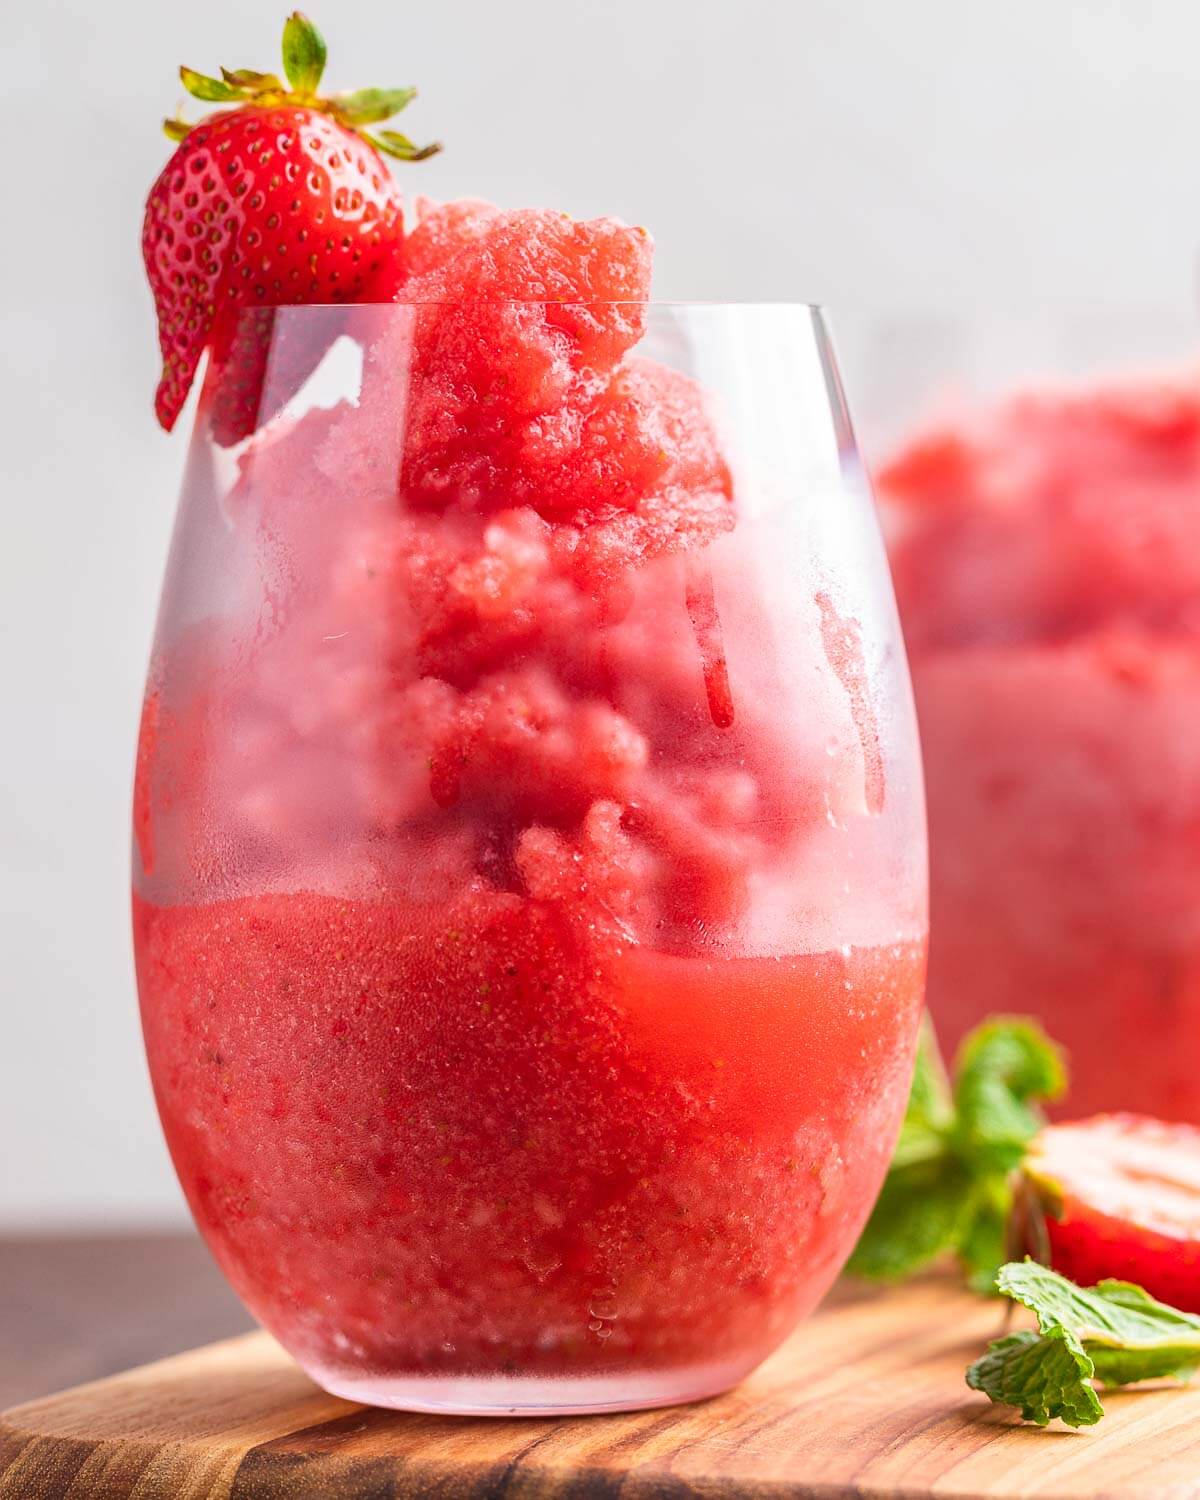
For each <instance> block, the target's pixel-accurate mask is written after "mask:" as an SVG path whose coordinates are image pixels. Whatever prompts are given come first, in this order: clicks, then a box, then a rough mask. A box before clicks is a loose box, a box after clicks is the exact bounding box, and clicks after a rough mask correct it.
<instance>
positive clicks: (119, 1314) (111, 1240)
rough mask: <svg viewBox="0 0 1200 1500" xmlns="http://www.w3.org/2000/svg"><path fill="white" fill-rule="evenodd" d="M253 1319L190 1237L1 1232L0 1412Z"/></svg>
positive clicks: (219, 1334)
mask: <svg viewBox="0 0 1200 1500" xmlns="http://www.w3.org/2000/svg"><path fill="white" fill-rule="evenodd" d="M252 1326H253V1325H252V1323H251V1320H250V1317H249V1315H248V1314H247V1313H246V1312H245V1311H244V1309H243V1308H242V1305H241V1303H240V1302H238V1300H237V1298H236V1297H235V1296H234V1295H233V1293H232V1292H231V1291H230V1290H229V1288H228V1286H226V1284H225V1282H224V1280H223V1278H222V1276H221V1273H220V1272H219V1271H218V1270H217V1268H216V1266H215V1265H214V1264H213V1261H212V1259H211V1257H210V1256H209V1254H208V1251H207V1250H205V1248H204V1246H203V1245H202V1244H201V1243H200V1241H199V1239H198V1238H197V1237H196V1236H195V1235H191V1234H141V1235H87V1236H83V1235H80V1236H69V1237H68V1236H57V1237H54V1238H40V1237H39V1238H34V1237H32V1236H30V1237H28V1238H16V1239H0V1411H3V1410H4V1409H5V1408H6V1407H9V1406H14V1405H16V1404H17V1403H18V1402H21V1401H29V1400H32V1399H33V1397H35V1396H45V1395H48V1394H49V1393H50V1392H51V1391H57V1390H62V1389H64V1388H65V1387H66V1386H71V1385H79V1384H80V1383H81V1382H82V1381H85V1380H96V1379H98V1378H99V1377H100V1376H101V1375H111V1374H113V1373H114V1372H115V1371H117V1370H126V1369H129V1368H130V1366H132V1365H140V1364H145V1363H146V1361H147V1360H151V1359H158V1358H160V1357H161V1356H162V1355H164V1354H178V1353H180V1352H181V1351H182V1350H184V1349H191V1348H193V1347H195V1345H197V1344H207V1343H211V1342H212V1340H213V1339H220V1338H227V1337H228V1336H229V1335H230V1334H234V1333H243V1332H245V1330H246V1329H248V1328H250V1327H252Z"/></svg>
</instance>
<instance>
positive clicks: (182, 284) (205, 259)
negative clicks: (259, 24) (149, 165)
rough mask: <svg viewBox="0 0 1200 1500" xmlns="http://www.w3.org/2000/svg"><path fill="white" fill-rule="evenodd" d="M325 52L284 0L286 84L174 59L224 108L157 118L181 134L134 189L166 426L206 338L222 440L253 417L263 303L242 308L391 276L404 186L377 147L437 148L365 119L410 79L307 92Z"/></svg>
mask: <svg viewBox="0 0 1200 1500" xmlns="http://www.w3.org/2000/svg"><path fill="white" fill-rule="evenodd" d="M325 55H326V53H325V43H324V40H323V39H322V37H321V34H320V32H319V31H318V30H317V28H316V27H315V26H314V25H313V24H312V22H311V21H309V20H308V19H307V18H306V17H305V16H303V15H301V14H300V13H299V12H298V11H297V12H296V13H295V14H293V15H292V16H291V17H290V18H289V19H288V21H287V23H286V24H285V26H284V29H283V70H284V74H285V76H286V78H287V83H286V84H285V83H283V82H282V81H281V80H280V79H279V78H277V77H276V76H275V75H274V74H270V73H255V72H251V71H250V70H249V69H238V70H236V71H233V72H230V71H228V70H226V69H224V68H223V69H222V70H221V77H220V78H209V77H205V76H204V75H203V74H200V73H196V72H193V71H192V69H190V68H181V69H180V77H181V79H182V80H183V84H184V87H185V88H186V89H187V90H188V92H189V93H191V94H193V95H194V96H195V97H196V98H197V99H204V100H208V101H211V102H215V103H222V104H230V105H232V106H233V108H231V109H229V110H226V111H223V112H219V113H217V114H213V115H209V116H208V117H207V118H205V119H203V120H201V121H200V122H199V124H196V125H187V124H186V123H184V122H183V121H182V120H168V121H166V124H165V128H166V131H167V134H168V135H169V136H170V137H171V139H172V140H177V141H179V143H180V144H179V148H178V150H177V151H176V152H175V154H174V156H172V158H171V160H170V161H169V162H168V163H167V165H166V167H165V168H164V169H163V172H162V174H161V175H160V176H159V178H158V181H157V182H156V183H155V184H154V186H153V187H152V188H151V190H150V196H149V198H148V199H147V201H146V217H145V221H144V224H143V227H142V254H143V257H144V259H145V263H146V274H147V276H148V277H149V280H150V287H151V290H152V291H153V293H154V304H155V310H156V312H157V314H158V336H159V344H160V346H161V348H162V357H163V372H162V379H161V380H160V381H159V386H158V393H157V396H156V398H155V410H156V412H157V414H158V420H159V421H160V422H161V423H162V425H163V426H164V427H165V428H167V429H168V430H170V428H171V427H172V426H173V425H174V423H175V420H176V418H177V417H178V415H179V412H180V409H181V407H182V406H183V403H184V401H185V400H186V399H187V394H188V391H189V390H190V389H191V385H192V380H193V378H194V377H195V374H196V368H197V366H198V364H199V363H200V357H201V355H202V354H203V353H204V351H205V350H206V349H209V350H211V351H212V358H213V359H214V360H215V361H218V362H220V364H221V365H222V368H227V369H228V370H229V376H230V378H229V385H228V388H227V389H226V390H225V391H224V392H223V393H222V394H223V408H224V409H223V411H222V412H221V413H220V414H219V420H218V422H217V423H216V424H215V430H216V429H220V430H218V431H217V435H218V438H219V440H221V441H226V442H228V441H233V440H235V439H236V438H237V437H239V436H244V435H245V432H247V431H250V430H252V429H253V426H254V422H255V420H256V419H257V418H258V417H260V416H261V413H259V412H258V410H257V395H258V392H259V390H260V388H261V383H262V379H263V368H264V366H265V362H266V350H267V348H268V342H269V338H270V331H271V315H270V314H269V313H267V314H264V315H260V316H259V317H257V318H251V319H249V320H247V321H240V315H241V314H242V313H243V311H244V309H246V308H262V309H267V308H272V307H277V306H280V305H284V304H289V303H311V302H319V303H328V302H360V301H366V300H375V299H386V298H388V297H390V296H391V294H392V293H393V292H394V291H395V289H396V286H397V285H398V283H399V281H400V279H401V276H402V271H401V268H400V253H399V252H400V246H401V242H402V240H403V237H404V221H403V216H402V211H401V199H400V194H399V192H398V191H397V188H396V185H395V183H394V181H393V179H392V176H391V173H390V172H389V170H388V168H387V165H386V163H385V162H384V160H383V158H382V156H381V155H380V153H381V152H384V153H386V154H387V155H389V156H395V157H398V158H400V159H401V160H405V161H420V160H422V159H423V158H424V157H427V156H431V155H432V154H433V153H434V152H435V151H437V150H438V147H437V146H436V145H434V146H425V147H417V146H414V145H413V143H412V142H411V141H410V140H408V138H407V137H405V136H403V135H400V134H399V133H398V132H396V131H392V130H380V131H376V132H374V133H370V134H368V133H367V132H366V130H365V129H364V127H365V126H368V125H375V124H378V123H379V122H380V121H383V120H387V119H389V118H390V117H391V116H392V115H394V114H396V113H398V112H399V111H400V110H402V109H403V108H404V106H405V105H406V104H408V103H409V101H410V100H411V99H412V98H413V96H414V94H415V92H416V90H415V89H411V88H405V89H360V90H358V91H357V92H355V93H347V94H334V95H329V96H324V97H323V96H320V95H318V93H317V89H318V86H319V85H320V82H321V75H322V73H323V72H324V68H325Z"/></svg>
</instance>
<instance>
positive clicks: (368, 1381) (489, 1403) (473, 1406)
mask: <svg viewBox="0 0 1200 1500" xmlns="http://www.w3.org/2000/svg"><path fill="white" fill-rule="evenodd" d="M757 1363H758V1361H757V1360H752V1361H749V1362H747V1361H746V1360H744V1359H743V1360H737V1361H732V1360H727V1361H724V1362H721V1363H718V1362H713V1363H711V1364H703V1365H690V1366H688V1367H687V1368H686V1369H683V1370H655V1371H652V1372H651V1373H649V1374H643V1375H635V1374H632V1373H616V1374H612V1375H600V1374H597V1375H584V1376H571V1377H564V1378H562V1379H555V1378H554V1377H553V1376H549V1375H543V1376H526V1377H520V1376H507V1375H496V1376H489V1375H385V1374H356V1373H353V1372H350V1371H347V1370H326V1369H322V1368H321V1367H320V1366H313V1365H306V1366H305V1370H306V1373H307V1374H308V1375H310V1376H311V1377H312V1378H313V1380H315V1381H316V1382H317V1384H318V1385H319V1386H320V1387H321V1388H322V1389H323V1390H326V1391H328V1392H329V1394H330V1395H331V1396H341V1397H342V1398H343V1399H344V1400H346V1401H356V1402H358V1403H359V1404H360V1405H362V1406H387V1407H391V1408H393V1409H394V1410H396V1411H417V1412H433V1413H440V1414H441V1415H443V1416H454V1417H570V1416H586V1415H589V1414H596V1413H599V1412H613V1411H645V1410H647V1409H648V1408H650V1407H655V1406H682V1405H685V1404H686V1403H687V1402H689V1401H705V1400H707V1399H708V1398H709V1397H710V1396H719V1395H720V1394H721V1392H722V1391H727V1390H729V1389H730V1388H731V1387H732V1386H735V1385H737V1383H738V1382H739V1381H740V1380H742V1379H744V1378H745V1376H746V1375H748V1374H749V1373H750V1371H751V1370H752V1369H753V1368H754V1367H755V1365H756V1364H757Z"/></svg>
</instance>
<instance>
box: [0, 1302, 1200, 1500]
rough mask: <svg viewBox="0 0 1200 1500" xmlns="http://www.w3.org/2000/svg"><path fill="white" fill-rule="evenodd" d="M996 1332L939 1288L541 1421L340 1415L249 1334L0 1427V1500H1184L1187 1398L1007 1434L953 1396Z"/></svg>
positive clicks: (1136, 1395)
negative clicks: (756, 1354) (680, 1401)
mask: <svg viewBox="0 0 1200 1500" xmlns="http://www.w3.org/2000/svg"><path fill="white" fill-rule="evenodd" d="M1002 1317H1003V1313H1002V1309H1001V1308H1000V1307H998V1306H997V1304H995V1303H988V1302H985V1301H982V1300H981V1299H978V1298H974V1297H971V1296H969V1295H967V1294H965V1293H963V1292H962V1291H961V1290H959V1289H958V1288H957V1287H955V1286H953V1285H952V1284H950V1283H949V1282H946V1281H942V1280H934V1279H930V1280H926V1281H922V1282H919V1283H917V1284H915V1285H913V1286H909V1287H906V1288H904V1289H902V1290H898V1291H890V1292H885V1293H869V1294H861V1295H853V1294H845V1293H843V1294H842V1295H841V1296H838V1297H835V1298H834V1299H833V1301H832V1302H831V1303H830V1304H829V1305H827V1306H826V1307H825V1308H824V1309H823V1310H822V1311H821V1312H819V1313H817V1314H816V1315H815V1316H814V1317H813V1318H811V1319H810V1320H809V1321H808V1322H807V1323H806V1324H805V1325H804V1326H803V1327H802V1328H801V1329H800V1330H799V1332H798V1333H797V1334H796V1335H795V1336H794V1338H792V1339H791V1340H790V1341H789V1343H788V1344H787V1345H786V1346H785V1347H784V1348H783V1349H781V1350H780V1352H779V1353H778V1354H776V1355H775V1356H774V1357H773V1358H772V1359H770V1360H769V1361H768V1362H767V1363H766V1364H765V1365H764V1366H763V1367H762V1369H760V1370H759V1371H757V1372H756V1373H755V1374H754V1375H753V1376H751V1377H750V1379H749V1380H747V1381H746V1382H745V1383H744V1384H743V1385H741V1386H740V1387H738V1389H737V1390H735V1391H732V1392H730V1393H729V1394H728V1395H725V1396H721V1397H718V1398H717V1399H715V1400H712V1401H707V1402H703V1403H699V1404H697V1405H695V1406H690V1407H675V1408H672V1409H668V1410H662V1411H649V1412H634V1413H631V1414H629V1415H626V1416H605V1417H562V1418H557V1419H553V1420H551V1419H543V1418H524V1419H520V1420H515V1419H508V1418H484V1419H479V1418H459V1417H429V1416H412V1415H407V1414H404V1413H401V1412H386V1411H377V1410H372V1409H370V1408H367V1407H362V1406H357V1405H355V1404H353V1403H352V1402H348V1401H341V1400H338V1399H336V1398H334V1397H332V1396H327V1395H325V1394H324V1393H323V1392H322V1391H320V1390H318V1389H317V1387H316V1386H314V1385H313V1383H312V1382H311V1381H310V1380H308V1379H307V1377H306V1376H304V1375H302V1374H301V1373H300V1371H299V1370H298V1369H297V1368H296V1366H295V1365H293V1364H292V1362H291V1361H290V1360H289V1359H288V1357H287V1356H286V1355H285V1354H284V1353H283V1352H282V1350H280V1348H279V1347H278V1345H277V1344H275V1343H274V1342H273V1341H272V1340H271V1339H270V1338H269V1337H268V1336H267V1335H266V1334H263V1333H255V1334H249V1335H247V1336H246V1337H244V1338H239V1339H231V1340H229V1341H228V1342H226V1343H221V1344H213V1345H210V1346H209V1347H208V1348H205V1349H197V1350H194V1351H193V1352H192V1353H190V1354H183V1355H179V1356H178V1357H176V1358H174V1359H167V1360H162V1361H161V1362H160V1363H158V1364H153V1365H146V1366H144V1367H143V1368H142V1369H139V1370H132V1371H130V1372H129V1373H128V1374H126V1375H118V1376H114V1377H113V1378H112V1379H109V1380H101V1381H98V1382H96V1383H95V1384H93V1385H86V1386H80V1387H79V1388H78V1389H76V1390H73V1391H67V1392H65V1393H64V1394H62V1395H58V1396H50V1397H48V1398H46V1399H45V1400H43V1401H35V1402H31V1403H30V1404H28V1405H26V1406H20V1407H17V1408H15V1409H14V1410H12V1411H10V1412H7V1413H6V1414H5V1415H4V1416H3V1418H0V1497H2V1500H276V1497H280V1500H282V1497H287V1500H318V1497H320V1500H393V1497H394V1500H409V1497H412V1500H416V1497H426V1496H429V1497H447V1500H450V1497H453V1500H457V1497H463V1500H476V1497H477V1500H482V1497H488V1500H500V1497H506V1500H507V1497H521V1500H524V1497H529V1500H550V1497H571V1500H590V1497H605V1500H608V1497H613V1496H617V1495H620V1496H621V1500H682V1497H685V1496H703V1497H706V1500H717V1497H720V1500H743V1497H753V1500H785V1497H801V1496H803V1497H805V1500H842V1497H847V1500H849V1497H855V1500H863V1497H878V1500H897V1497H910V1496H911V1497H915V1496H939V1497H957V1500H968V1497H971V1500H975V1497H985V1496H986V1497H1006V1500H1007V1497H1022V1500H1024V1497H1027V1496H1028V1497H1034V1496H1041V1497H1049V1496H1053V1497H1056V1500H1070V1497H1082V1496H1087V1497H1089V1500H1099V1497H1105V1500H1117V1497H1145V1500H1185V1497H1186V1500H1192V1497H1197V1500H1200V1384H1198V1385H1197V1387H1196V1389H1194V1390H1189V1389H1181V1388H1178V1387H1168V1386H1162V1387H1160V1388H1155V1389H1153V1390H1147V1389H1142V1390H1138V1391H1130V1392H1122V1393H1112V1394H1108V1395H1105V1396H1104V1402H1105V1406H1106V1408H1107V1415H1106V1416H1105V1418H1104V1420H1103V1421H1102V1422H1101V1423H1100V1425H1099V1426H1098V1427H1094V1428H1092V1429H1090V1430H1086V1431H1083V1432H1071V1431H1069V1430H1067V1429H1066V1428H1061V1427H1059V1426H1058V1425H1057V1424H1055V1425H1054V1426H1052V1427H1050V1428H1049V1429H1047V1430H1045V1431H1039V1430H1037V1429H1035V1428H1031V1427H1022V1426H1020V1425H1019V1424H1017V1423H1015V1422H1014V1420H1013V1418H1012V1417H1011V1416H1010V1415H1008V1414H1005V1413H1003V1412H1001V1411H999V1410H997V1409H995V1408H993V1407H991V1406H989V1405H988V1403H987V1402H986V1400H984V1398H983V1397H981V1396H978V1395H976V1394H975V1393H974V1392H973V1391H969V1390H968V1389H967V1388H966V1386H965V1385H964V1384H963V1370H964V1368H965V1366H966V1364H967V1363H968V1361H969V1360H970V1359H972V1358H973V1357H974V1356H975V1355H976V1354H978V1353H979V1352H980V1350H981V1349H982V1348H983V1346H984V1343H985V1341H986V1340H987V1339H988V1338H989V1337H994V1336H995V1335H996V1334H997V1333H998V1332H999V1328H1000V1323H1001V1319H1002Z"/></svg>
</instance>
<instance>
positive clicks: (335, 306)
mask: <svg viewBox="0 0 1200 1500" xmlns="http://www.w3.org/2000/svg"><path fill="white" fill-rule="evenodd" d="M385 307H395V308H403V307H414V308H416V307H644V308H659V307H661V308H684V309H688V310H710V311H725V310H728V309H733V308H745V309H746V310H747V311H755V312H757V311H767V310H768V309H777V310H779V311H781V312H783V311H787V312H797V311H798V312H806V313H809V314H810V315H814V316H818V317H820V316H824V315H825V314H826V313H827V312H828V305H827V304H826V303H823V302H805V301H792V300H788V299H787V298H766V299H761V300H760V299H756V298H742V299H722V298H715V297H710V298H704V297H701V298H686V297H683V298H672V297H414V298H412V299H411V300H407V301H406V300H404V299H402V298H396V299H389V300H387V301H374V300H371V299H369V298H368V299H364V300H360V301H356V302H349V301H347V302H262V303H258V304H256V305H254V306H245V307H240V308H238V309H236V315H237V316H238V317H245V316H247V315H248V314H254V313H264V312H285V313H304V312H335V311H336V312H352V311H354V310H355V309H356V308H369V309H371V310H372V311H375V310H378V309H380V308H385Z"/></svg>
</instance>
